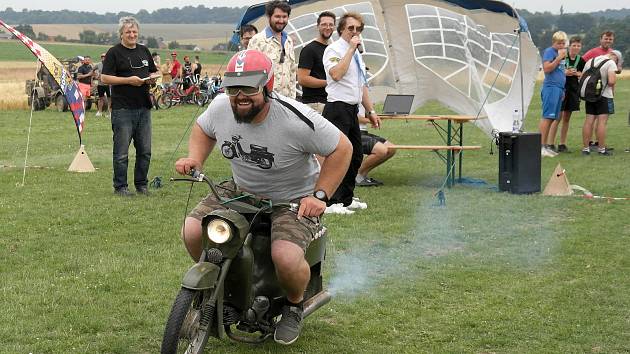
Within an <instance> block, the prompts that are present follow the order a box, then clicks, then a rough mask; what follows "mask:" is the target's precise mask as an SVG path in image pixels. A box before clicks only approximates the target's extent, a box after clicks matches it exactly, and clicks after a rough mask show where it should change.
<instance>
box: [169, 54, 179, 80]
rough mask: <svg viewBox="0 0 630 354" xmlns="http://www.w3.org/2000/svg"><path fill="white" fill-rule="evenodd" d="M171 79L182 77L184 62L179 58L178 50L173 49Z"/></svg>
mask: <svg viewBox="0 0 630 354" xmlns="http://www.w3.org/2000/svg"><path fill="white" fill-rule="evenodd" d="M171 60H172V63H171V79H173V80H175V79H181V77H182V63H180V62H179V60H177V52H176V51H173V52H172V53H171Z"/></svg>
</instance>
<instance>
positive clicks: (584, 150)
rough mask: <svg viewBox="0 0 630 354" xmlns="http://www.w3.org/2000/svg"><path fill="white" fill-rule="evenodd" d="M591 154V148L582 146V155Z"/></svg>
mask: <svg viewBox="0 0 630 354" xmlns="http://www.w3.org/2000/svg"><path fill="white" fill-rule="evenodd" d="M590 154H591V149H590V148H584V149H582V155H584V156H588V155H590Z"/></svg>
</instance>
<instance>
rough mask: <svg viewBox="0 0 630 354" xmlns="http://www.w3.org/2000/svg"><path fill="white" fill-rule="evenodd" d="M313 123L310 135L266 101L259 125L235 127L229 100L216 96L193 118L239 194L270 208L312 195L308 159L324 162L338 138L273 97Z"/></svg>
mask: <svg viewBox="0 0 630 354" xmlns="http://www.w3.org/2000/svg"><path fill="white" fill-rule="evenodd" d="M273 95H274V97H277V98H279V99H281V100H283V101H285V102H287V103H289V104H290V105H291V106H293V107H295V108H296V109H297V110H299V111H300V112H301V113H302V114H303V115H304V116H306V118H308V119H309V120H310V121H311V122H313V125H314V129H311V128H310V127H309V126H308V125H307V124H306V123H305V122H303V121H302V120H301V119H300V118H299V117H298V116H297V115H296V114H295V113H293V112H292V111H291V110H290V109H288V108H287V107H285V106H283V105H281V104H280V103H279V102H277V101H276V100H275V99H270V100H269V101H270V103H271V107H270V109H269V113H268V114H267V118H266V119H265V120H264V121H263V122H262V123H260V124H246V123H241V124H239V123H237V122H236V120H235V119H234V114H233V113H232V108H231V106H230V99H229V97H228V96H226V95H225V94H222V95H219V96H217V97H216V98H215V99H214V100H213V101H212V103H211V104H210V106H209V107H208V109H207V110H206V111H205V112H204V113H203V114H201V116H199V118H197V124H199V126H200V127H201V129H202V130H203V131H204V132H205V133H206V134H207V135H208V136H209V137H211V138H213V139H216V141H217V143H216V146H217V148H219V150H220V151H221V154H222V155H223V156H224V157H225V158H228V159H230V163H231V165H232V175H233V178H234V181H235V182H236V184H237V185H239V186H240V187H241V188H243V189H244V190H246V191H248V192H250V193H253V194H256V195H258V196H261V197H265V198H269V199H271V200H272V201H274V202H276V203H277V202H288V201H290V200H293V199H295V198H299V197H303V196H306V195H310V194H312V193H313V189H314V187H315V183H316V182H317V179H318V178H319V164H318V163H317V160H316V159H315V156H314V155H313V154H317V155H321V156H328V155H329V154H330V153H332V152H333V151H334V150H335V148H336V146H337V143H338V142H339V134H341V132H340V131H339V129H337V128H336V127H335V126H334V125H333V124H332V123H330V122H329V121H327V120H326V119H325V118H324V117H322V116H321V115H320V114H319V113H317V112H316V111H314V110H313V109H311V108H310V107H308V106H306V105H304V104H302V103H300V102H297V101H295V100H293V99H290V98H288V97H285V96H281V95H278V94H276V93H274V94H273Z"/></svg>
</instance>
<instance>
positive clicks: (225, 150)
mask: <svg viewBox="0 0 630 354" xmlns="http://www.w3.org/2000/svg"><path fill="white" fill-rule="evenodd" d="M241 139H243V137H241V136H240V135H233V136H232V141H226V142H224V143H223V145H221V153H222V154H223V156H224V157H225V158H226V159H230V160H231V159H233V158H235V157H240V158H242V159H243V160H244V161H247V162H252V163H254V164H256V165H257V166H258V167H260V168H262V169H265V170H267V169H270V168H271V166H272V164H273V154H272V153H270V152H269V151H267V148H266V147H264V146H260V145H256V144H249V152H245V151H244V150H243V147H242V146H241V143H240V140H241Z"/></svg>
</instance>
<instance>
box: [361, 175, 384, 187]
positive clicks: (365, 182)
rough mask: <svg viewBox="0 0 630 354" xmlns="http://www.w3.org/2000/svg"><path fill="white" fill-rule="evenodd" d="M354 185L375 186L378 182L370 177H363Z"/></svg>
mask: <svg viewBox="0 0 630 354" xmlns="http://www.w3.org/2000/svg"><path fill="white" fill-rule="evenodd" d="M355 185H356V186H357V187H375V186H378V185H379V184H378V183H376V182H374V181H373V180H372V179H371V178H369V177H365V178H364V179H362V180H361V181H359V182H356V183H355Z"/></svg>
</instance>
